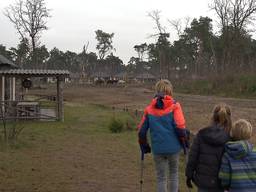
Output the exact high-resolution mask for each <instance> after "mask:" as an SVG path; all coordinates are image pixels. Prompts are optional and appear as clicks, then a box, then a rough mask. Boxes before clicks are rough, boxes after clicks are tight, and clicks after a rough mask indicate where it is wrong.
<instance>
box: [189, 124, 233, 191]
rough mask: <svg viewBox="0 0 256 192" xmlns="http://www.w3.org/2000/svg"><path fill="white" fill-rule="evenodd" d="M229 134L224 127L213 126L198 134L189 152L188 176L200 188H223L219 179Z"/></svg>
mask: <svg viewBox="0 0 256 192" xmlns="http://www.w3.org/2000/svg"><path fill="white" fill-rule="evenodd" d="M229 139H230V138H229V135H228V134H227V133H226V132H225V131H224V129H223V128H222V127H219V126H211V127H206V128H204V129H201V130H200V131H199V132H198V134H197V135H196V137H195V139H194V141H193V144H192V146H191V149H190V152H189V159H188V163H187V167H186V176H187V178H189V179H192V180H193V182H194V183H195V184H196V185H197V187H200V188H206V189H213V190H218V189H221V185H220V180H219V179H218V173H219V168H220V164H221V158H222V155H223V152H224V145H225V143H226V142H227V141H229Z"/></svg>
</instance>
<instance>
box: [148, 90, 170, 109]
mask: <svg viewBox="0 0 256 192" xmlns="http://www.w3.org/2000/svg"><path fill="white" fill-rule="evenodd" d="M173 103H174V100H173V98H172V97H171V96H169V95H164V94H161V93H159V94H157V95H156V96H155V98H154V99H153V100H152V102H151V105H152V106H153V107H154V108H157V109H166V108H168V107H170V106H171V105H172V104H173Z"/></svg>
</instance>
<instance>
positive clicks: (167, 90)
mask: <svg viewBox="0 0 256 192" xmlns="http://www.w3.org/2000/svg"><path fill="white" fill-rule="evenodd" d="M155 90H156V92H157V93H163V94H166V95H171V96H172V95H173V87H172V84H171V82H170V81H169V80H167V79H161V80H159V81H158V82H157V83H156V85H155Z"/></svg>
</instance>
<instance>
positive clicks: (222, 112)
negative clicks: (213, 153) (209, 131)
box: [212, 103, 232, 134]
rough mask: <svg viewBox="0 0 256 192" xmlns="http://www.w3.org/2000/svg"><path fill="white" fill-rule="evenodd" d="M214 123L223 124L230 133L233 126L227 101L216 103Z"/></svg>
mask: <svg viewBox="0 0 256 192" xmlns="http://www.w3.org/2000/svg"><path fill="white" fill-rule="evenodd" d="M212 123H213V124H217V125H220V126H223V127H224V129H225V131H226V132H227V133H228V134H229V133H230V130H231V127H232V120H231V109H230V107H229V106H228V105H226V104H225V103H221V104H218V105H216V106H215V107H214V109H213V115H212Z"/></svg>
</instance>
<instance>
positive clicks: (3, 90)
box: [1, 76, 5, 113]
mask: <svg viewBox="0 0 256 192" xmlns="http://www.w3.org/2000/svg"><path fill="white" fill-rule="evenodd" d="M4 104H5V76H2V98H1V105H2V112H3V113H4V111H5V107H4Z"/></svg>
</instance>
